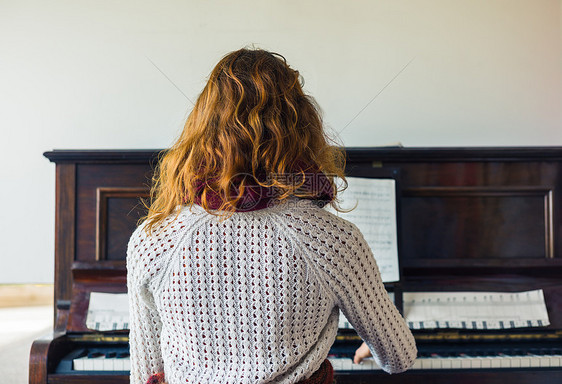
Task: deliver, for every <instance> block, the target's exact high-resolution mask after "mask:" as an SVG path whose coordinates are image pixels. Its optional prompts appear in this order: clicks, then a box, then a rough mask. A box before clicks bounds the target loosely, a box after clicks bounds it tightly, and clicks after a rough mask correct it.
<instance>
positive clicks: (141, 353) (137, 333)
mask: <svg viewBox="0 0 562 384" xmlns="http://www.w3.org/2000/svg"><path fill="white" fill-rule="evenodd" d="M151 251H152V245H151V244H149V241H148V240H147V237H146V234H145V233H144V231H143V230H142V229H141V228H138V229H137V230H136V231H135V233H134V234H133V236H132V237H131V240H130V241H129V246H128V250H127V288H128V294H129V329H130V332H129V344H130V355H131V356H130V359H131V380H130V382H131V384H144V383H146V381H147V380H148V378H149V377H150V376H151V375H152V374H154V373H158V372H163V371H164V364H163V361H162V352H161V350H160V332H161V329H162V323H161V321H160V317H159V315H158V311H157V309H156V306H155V303H154V298H153V295H152V292H151V291H150V289H149V279H150V278H151V277H152V276H153V275H154V274H155V273H156V272H157V271H158V270H159V269H158V268H157V266H156V263H155V256H156V255H155V254H153V252H151Z"/></svg>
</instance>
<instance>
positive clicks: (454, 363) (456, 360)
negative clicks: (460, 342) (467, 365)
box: [451, 357, 462, 369]
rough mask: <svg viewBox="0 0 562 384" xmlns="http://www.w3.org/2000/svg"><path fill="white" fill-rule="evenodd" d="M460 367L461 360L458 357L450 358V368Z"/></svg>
mask: <svg viewBox="0 0 562 384" xmlns="http://www.w3.org/2000/svg"><path fill="white" fill-rule="evenodd" d="M461 367H462V362H461V359H460V358H459V357H453V358H451V368H452V369H460V368H461Z"/></svg>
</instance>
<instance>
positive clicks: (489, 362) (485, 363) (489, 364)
mask: <svg viewBox="0 0 562 384" xmlns="http://www.w3.org/2000/svg"><path fill="white" fill-rule="evenodd" d="M481 366H482V368H491V367H492V360H491V359H490V358H489V357H484V358H483V359H482V360H481Z"/></svg>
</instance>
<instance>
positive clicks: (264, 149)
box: [145, 49, 345, 232]
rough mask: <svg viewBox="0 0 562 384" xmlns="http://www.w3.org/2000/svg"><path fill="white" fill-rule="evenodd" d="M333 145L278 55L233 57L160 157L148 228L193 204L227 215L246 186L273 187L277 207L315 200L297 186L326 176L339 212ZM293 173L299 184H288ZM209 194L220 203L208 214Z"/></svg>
mask: <svg viewBox="0 0 562 384" xmlns="http://www.w3.org/2000/svg"><path fill="white" fill-rule="evenodd" d="M331 143H332V140H331V139H330V138H329V137H328V136H327V134H326V133H325V131H324V127H323V123H322V118H321V115H320V110H319V108H318V106H317V104H316V102H315V101H314V99H313V98H312V97H310V96H308V95H306V94H305V93H304V92H303V89H302V79H301V77H300V75H299V72H298V71H296V70H294V69H292V68H290V67H289V65H288V64H287V62H286V60H285V58H284V57H283V56H281V55H279V54H277V53H272V52H268V51H265V50H261V49H240V50H238V51H234V52H231V53H229V54H228V55H226V56H225V57H224V58H223V59H222V60H220V61H219V63H218V64H217V65H216V67H215V68H214V69H213V71H212V72H211V74H210V76H209V80H208V82H207V84H206V86H205V88H204V89H203V91H202V92H201V94H200V95H199V98H198V99H197V102H196V103H195V106H194V108H193V110H192V112H191V113H190V115H189V117H188V118H187V121H186V123H185V127H184V129H183V132H182V133H181V135H180V137H179V139H178V140H177V141H176V143H175V144H174V145H173V146H172V147H171V148H170V149H168V150H166V151H164V152H163V153H162V154H161V158H160V161H159V164H158V166H157V167H156V169H155V173H154V177H153V184H152V190H151V203H150V206H149V207H148V214H147V216H146V217H145V219H146V220H147V225H146V229H147V230H148V231H149V232H151V231H152V230H153V229H154V228H155V227H156V225H157V224H158V223H160V222H161V221H162V220H163V219H164V218H166V217H167V216H169V215H170V214H172V213H174V212H175V211H176V209H177V207H178V206H191V205H193V204H194V203H195V202H197V204H199V205H201V206H202V207H203V208H205V210H207V211H208V212H210V213H213V214H226V215H228V214H229V213H232V212H234V211H235V210H236V203H237V202H238V201H239V200H240V199H241V198H242V196H243V194H244V190H245V188H247V187H249V186H251V185H260V186H263V187H274V188H275V190H276V191H277V192H278V193H277V195H278V196H277V199H278V200H284V199H286V198H288V197H290V196H298V197H305V198H306V197H312V194H313V193H314V191H307V190H304V191H303V190H302V188H301V189H299V187H300V186H301V185H302V183H303V182H304V181H305V178H306V177H307V175H310V174H312V173H313V172H322V173H324V174H325V175H326V176H327V179H328V181H329V182H330V183H331V187H332V191H333V196H334V200H333V201H332V202H331V204H332V205H333V206H334V207H335V208H336V209H337V206H336V202H335V196H336V194H337V188H336V184H335V177H339V178H340V179H341V180H343V182H344V183H345V176H344V167H345V154H344V151H343V149H342V147H341V146H336V145H333V144H331ZM295 172H297V173H300V175H301V176H302V177H300V178H299V182H298V183H295V182H294V179H291V178H287V177H286V175H288V174H294V173H295ZM233 183H234V184H235V187H236V188H235V189H233V188H232V187H233ZM233 191H234V192H233ZM211 195H213V196H217V195H218V196H220V197H221V200H222V205H221V206H220V207H219V209H218V210H216V209H211V207H210V204H209V196H211Z"/></svg>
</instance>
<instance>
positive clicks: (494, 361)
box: [490, 357, 502, 368]
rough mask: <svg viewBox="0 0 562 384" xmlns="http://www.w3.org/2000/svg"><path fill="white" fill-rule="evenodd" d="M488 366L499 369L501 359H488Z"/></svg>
mask: <svg viewBox="0 0 562 384" xmlns="http://www.w3.org/2000/svg"><path fill="white" fill-rule="evenodd" d="M490 364H491V367H492V368H501V366H502V363H501V358H500V357H491V358H490Z"/></svg>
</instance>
